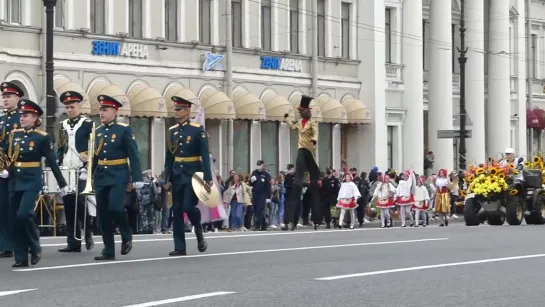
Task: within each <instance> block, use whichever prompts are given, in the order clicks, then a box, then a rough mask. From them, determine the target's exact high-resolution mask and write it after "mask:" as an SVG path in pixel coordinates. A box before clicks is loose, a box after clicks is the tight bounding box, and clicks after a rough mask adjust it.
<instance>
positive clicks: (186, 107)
mask: <svg viewBox="0 0 545 307" xmlns="http://www.w3.org/2000/svg"><path fill="white" fill-rule="evenodd" d="M172 101H174V109H175V111H176V119H177V120H178V124H176V125H174V126H172V127H170V128H169V133H168V137H167V143H168V150H167V152H166V156H165V180H166V182H168V183H167V190H168V188H172V191H173V192H172V199H173V207H172V209H173V210H174V211H173V216H174V220H173V230H174V235H173V236H174V251H172V252H170V254H169V255H170V256H185V255H186V244H185V228H184V222H183V213H186V214H187V218H188V219H189V221H190V222H191V225H193V226H194V227H195V235H196V237H197V248H198V250H199V252H201V253H203V252H205V251H206V247H207V244H206V241H205V240H204V235H203V228H202V225H201V212H200V211H199V209H198V208H197V204H198V201H199V200H198V198H197V195H196V194H195V191H194V190H193V186H192V183H191V180H192V177H193V175H194V174H195V173H196V172H203V173H204V174H203V176H204V177H203V179H204V181H205V183H206V185H207V186H208V188H210V187H212V186H213V181H212V172H211V168H210V155H209V153H208V134H207V133H206V131H204V127H203V126H202V125H201V124H198V123H196V122H192V121H190V120H189V113H190V111H191V105H192V103H191V102H190V101H188V100H185V99H183V98H181V97H178V96H173V97H172Z"/></svg>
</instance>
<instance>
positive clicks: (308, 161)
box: [282, 95, 322, 230]
mask: <svg viewBox="0 0 545 307" xmlns="http://www.w3.org/2000/svg"><path fill="white" fill-rule="evenodd" d="M312 100H313V98H312V97H309V96H305V95H303V96H302V97H301V103H300V105H299V108H298V110H299V114H300V116H301V119H300V120H299V121H298V122H297V123H294V122H292V121H290V120H288V117H289V115H288V114H285V115H284V120H285V122H286V123H287V124H288V125H289V126H290V128H291V129H293V130H297V131H298V132H299V149H298V150H297V160H296V161H295V180H294V183H293V192H292V193H290V197H289V198H288V199H287V201H286V214H285V215H284V224H285V225H284V227H283V228H282V230H288V223H289V222H293V221H294V216H295V210H296V208H297V205H298V204H299V202H300V201H301V192H302V191H303V180H304V177H305V172H309V173H310V185H309V191H310V193H311V195H312V220H313V222H314V229H317V228H318V225H319V224H320V222H321V220H322V218H321V214H320V212H321V208H320V201H319V199H320V196H319V194H318V179H320V169H319V168H318V164H316V160H315V153H316V142H317V140H318V123H317V122H316V121H314V120H312V119H311V113H310V111H311V108H310V102H311V101H312ZM296 225H297V224H296V223H295V224H293V225H292V227H291V230H295V228H296Z"/></svg>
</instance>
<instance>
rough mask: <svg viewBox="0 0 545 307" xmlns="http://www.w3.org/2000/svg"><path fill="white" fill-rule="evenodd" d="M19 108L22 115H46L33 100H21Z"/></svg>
mask: <svg viewBox="0 0 545 307" xmlns="http://www.w3.org/2000/svg"><path fill="white" fill-rule="evenodd" d="M18 106H19V112H20V113H35V114H38V116H42V115H43V114H44V111H43V110H42V108H40V106H39V105H38V104H37V103H35V102H34V101H32V100H28V99H21V101H19V104H18Z"/></svg>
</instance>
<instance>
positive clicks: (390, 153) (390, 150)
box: [387, 126, 394, 168]
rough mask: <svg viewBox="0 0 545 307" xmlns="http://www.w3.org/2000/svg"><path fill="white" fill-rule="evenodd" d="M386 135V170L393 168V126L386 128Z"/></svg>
mask: <svg viewBox="0 0 545 307" xmlns="http://www.w3.org/2000/svg"><path fill="white" fill-rule="evenodd" d="M387 134H388V143H387V144H388V146H387V151H388V152H387V154H388V168H393V167H394V162H393V161H394V160H393V157H394V144H393V140H394V127H393V126H388V128H387Z"/></svg>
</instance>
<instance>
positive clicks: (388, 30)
mask: <svg viewBox="0 0 545 307" xmlns="http://www.w3.org/2000/svg"><path fill="white" fill-rule="evenodd" d="M391 18H392V10H391V9H388V8H387V9H386V16H385V20H386V22H385V25H384V41H385V49H386V63H392V19H391Z"/></svg>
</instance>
